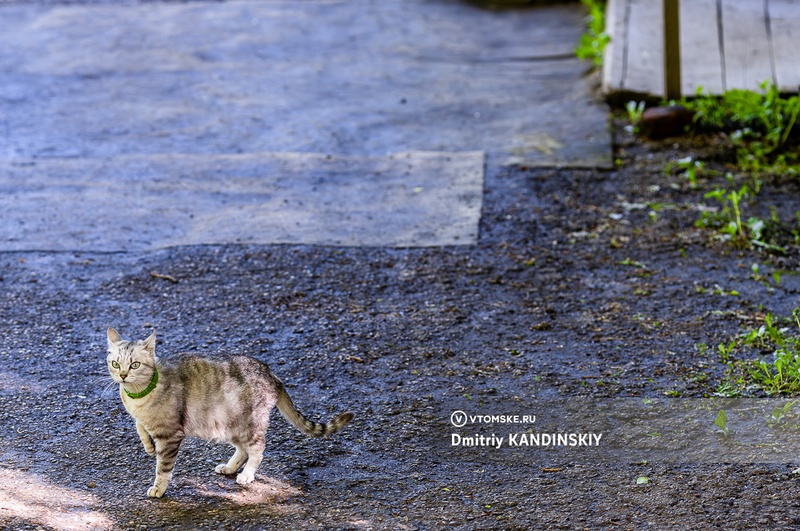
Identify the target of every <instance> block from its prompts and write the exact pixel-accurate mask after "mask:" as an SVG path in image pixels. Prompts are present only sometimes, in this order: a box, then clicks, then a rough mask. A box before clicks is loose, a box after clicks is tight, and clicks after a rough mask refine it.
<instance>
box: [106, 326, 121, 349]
mask: <svg viewBox="0 0 800 531" xmlns="http://www.w3.org/2000/svg"><path fill="white" fill-rule="evenodd" d="M106 334H107V335H108V346H109V347H111V346H113V345H114V343H119V342H120V341H122V338H121V337H119V334H118V333H117V331H116V330H114V329H113V328H111V327H110V326H109V327H108V330H107V331H106Z"/></svg>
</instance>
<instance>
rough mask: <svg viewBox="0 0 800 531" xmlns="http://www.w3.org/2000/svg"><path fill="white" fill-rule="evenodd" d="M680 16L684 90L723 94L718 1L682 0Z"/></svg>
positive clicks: (685, 92)
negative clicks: (700, 89) (699, 88)
mask: <svg viewBox="0 0 800 531" xmlns="http://www.w3.org/2000/svg"><path fill="white" fill-rule="evenodd" d="M680 15H681V19H680V20H681V52H682V53H681V73H682V78H683V80H682V81H683V82H682V83H681V86H682V90H683V93H684V94H685V95H687V96H692V95H694V94H696V93H697V88H698V87H703V93H704V94H722V92H723V91H724V85H723V75H722V54H721V51H720V48H719V24H718V17H717V0H689V1H683V2H681V13H680Z"/></svg>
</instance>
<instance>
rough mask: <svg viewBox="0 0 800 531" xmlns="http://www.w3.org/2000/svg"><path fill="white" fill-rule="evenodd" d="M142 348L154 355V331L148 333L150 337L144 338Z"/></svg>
mask: <svg viewBox="0 0 800 531" xmlns="http://www.w3.org/2000/svg"><path fill="white" fill-rule="evenodd" d="M144 349H145V350H146V351H147V352H149V353H150V354H152V355H153V357H155V355H156V331H155V330H153V333H152V334H150V337H148V338H147V339H145V340H144Z"/></svg>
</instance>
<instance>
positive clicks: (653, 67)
mask: <svg viewBox="0 0 800 531" xmlns="http://www.w3.org/2000/svg"><path fill="white" fill-rule="evenodd" d="M663 16H664V15H663V12H662V9H661V2H656V1H653V0H631V4H630V22H629V24H628V60H627V69H626V72H625V77H624V78H623V80H622V88H624V89H627V90H631V91H634V92H644V93H647V94H655V95H659V96H663V94H664V67H663V64H664V48H663V42H662V40H663V39H662V35H663V33H662V32H663V28H662V25H663Z"/></svg>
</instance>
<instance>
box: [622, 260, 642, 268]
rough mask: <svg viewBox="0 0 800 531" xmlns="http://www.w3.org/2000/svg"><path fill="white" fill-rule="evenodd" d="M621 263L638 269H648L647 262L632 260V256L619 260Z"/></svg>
mask: <svg viewBox="0 0 800 531" xmlns="http://www.w3.org/2000/svg"><path fill="white" fill-rule="evenodd" d="M619 265H624V266H631V267H635V268H638V269H647V264H645V263H644V262H637V261H636V260H631V259H630V258H626V259H625V260H622V261H621V262H619Z"/></svg>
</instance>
